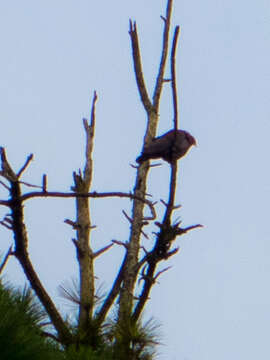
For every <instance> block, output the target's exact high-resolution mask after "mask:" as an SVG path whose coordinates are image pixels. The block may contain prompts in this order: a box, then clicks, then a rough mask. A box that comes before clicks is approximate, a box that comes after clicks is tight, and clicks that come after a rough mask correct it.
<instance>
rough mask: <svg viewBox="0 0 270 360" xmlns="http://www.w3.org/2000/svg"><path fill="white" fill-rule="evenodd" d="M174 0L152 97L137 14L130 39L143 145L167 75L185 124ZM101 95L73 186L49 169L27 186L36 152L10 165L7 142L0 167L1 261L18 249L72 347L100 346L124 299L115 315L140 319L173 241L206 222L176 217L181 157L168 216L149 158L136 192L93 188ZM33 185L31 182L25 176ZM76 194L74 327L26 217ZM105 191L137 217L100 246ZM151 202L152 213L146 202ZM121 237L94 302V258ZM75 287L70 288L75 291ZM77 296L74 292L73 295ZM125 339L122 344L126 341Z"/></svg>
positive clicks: (152, 131) (61, 336) (60, 337)
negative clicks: (8, 235) (31, 204)
mask: <svg viewBox="0 0 270 360" xmlns="http://www.w3.org/2000/svg"><path fill="white" fill-rule="evenodd" d="M172 2H173V1H172V0H168V2H167V9H166V15H165V16H161V19H162V21H163V23H164V30H163V40H162V51H161V58H160V64H159V68H158V71H157V77H156V82H155V86H154V90H153V96H152V98H150V96H149V94H148V92H147V89H146V85H145V81H144V75H143V68H142V61H141V54H140V46H139V39H138V33H137V24H136V22H133V21H131V20H130V24H129V34H130V39H131V48H132V57H133V63H134V72H135V77H136V82H137V86H138V91H139V95H140V98H141V102H142V105H143V107H144V110H145V112H146V114H147V126H146V132H145V135H144V140H143V147H145V146H147V144H149V143H150V142H151V141H152V139H153V138H155V136H156V132H157V125H158V113H159V105H160V99H161V95H162V89H163V86H164V85H165V83H166V86H168V83H169V84H170V85H171V88H172V99H173V102H172V103H173V109H174V118H173V119H172V128H173V129H175V130H177V129H178V128H179V124H178V106H177V90H176V80H175V79H176V76H175V53H176V47H177V40H178V35H179V27H176V28H175V30H174V35H173V41H172V46H171V51H170V65H171V66H170V68H171V71H170V72H171V76H170V79H169V80H168V79H165V68H166V61H167V58H168V54H169V33H170V22H171V14H172ZM96 101H97V95H96V93H94V96H93V101H92V107H91V117H90V121H89V122H88V121H87V120H86V119H84V120H83V125H84V130H85V134H86V149H85V165H84V169H83V171H79V172H74V173H73V179H74V185H73V186H72V188H71V190H72V191H71V192H54V191H49V190H48V189H47V177H46V175H43V178H42V182H41V185H40V186H35V187H36V188H38V189H35V191H30V192H22V189H21V185H22V184H26V183H25V182H23V181H22V175H23V173H24V172H25V171H26V169H27V167H28V165H29V164H30V162H31V160H32V159H33V155H30V156H29V157H28V158H27V159H26V161H25V163H24V165H23V166H22V167H21V169H20V170H19V171H18V172H16V171H14V169H13V168H12V166H11V165H10V163H9V161H8V159H7V155H6V152H5V149H3V148H1V166H2V169H1V172H0V176H1V177H2V180H3V181H1V182H0V183H1V185H2V186H4V187H5V188H6V189H7V190H8V192H9V198H8V199H6V200H0V205H1V206H5V207H6V208H7V209H8V210H9V213H8V214H7V215H6V216H5V218H4V219H3V220H2V221H1V224H2V225H3V226H5V227H6V228H8V229H9V230H11V231H12V233H13V236H14V245H13V246H12V249H9V251H8V252H7V255H6V257H5V259H4V261H3V263H2V265H1V267H0V269H1V270H2V269H3V268H4V265H5V263H6V261H7V260H8V257H9V256H15V257H16V258H17V260H18V261H19V263H20V265H21V267H22V269H23V271H24V273H25V275H26V277H27V279H28V281H29V283H30V285H31V288H32V289H33V291H34V292H35V294H36V295H37V297H38V298H39V300H40V302H41V303H42V305H43V307H44V309H45V310H46V311H47V313H48V316H49V318H50V321H51V324H52V325H53V327H54V329H55V334H51V336H53V337H54V339H57V341H59V342H60V343H61V344H63V345H64V346H66V347H69V346H70V345H72V344H76V346H78V347H79V346H80V344H84V345H85V344H87V345H88V346H90V347H92V348H93V349H95V348H97V346H98V345H97V343H98V342H97V334H98V333H99V331H100V329H101V327H102V326H103V324H104V323H106V321H107V320H108V316H109V312H110V310H111V309H112V307H113V306H115V305H116V300H117V299H118V308H117V309H118V310H117V311H118V316H117V320H116V323H117V324H118V325H119V326H121V324H127V323H130V324H133V325H134V324H136V322H137V321H138V319H139V318H140V316H141V314H142V310H143V309H144V307H145V304H146V303H147V301H148V299H149V295H150V291H151V288H152V286H153V285H154V284H155V282H156V280H157V278H158V277H159V276H160V275H161V274H162V273H163V272H164V271H166V270H168V269H169V267H166V268H164V269H163V270H159V269H158V265H159V264H160V263H161V262H162V261H166V260H168V259H169V258H170V257H171V256H172V255H174V254H176V253H177V250H178V248H177V247H176V248H172V245H173V243H174V240H175V239H176V237H177V236H180V235H183V234H185V233H186V232H188V231H190V230H192V229H194V228H197V227H200V226H201V225H192V226H189V227H187V228H182V227H181V226H180V223H177V224H173V223H172V214H173V212H174V211H175V210H176V209H177V208H178V207H177V206H175V191H176V181H177V167H178V163H177V161H172V162H171V163H170V167H171V175H170V180H169V182H168V185H169V186H168V201H167V202H163V203H164V205H165V212H164V215H163V216H162V215H161V214H159V217H160V218H161V220H158V219H156V212H155V208H154V203H153V202H151V201H150V200H149V198H148V197H147V179H148V174H149V171H150V170H151V166H150V162H149V161H145V162H143V163H141V164H140V165H139V166H137V167H136V172H137V175H136V180H135V185H134V191H133V192H132V193H126V192H120V191H116V192H107V193H100V192H91V191H90V189H91V180H92V174H93V159H92V150H93V144H94V135H95V106H96ZM26 185H28V186H31V185H30V184H26ZM36 197H39V198H44V200H45V198H48V197H54V198H55V197H61V198H74V199H75V203H76V219H75V220H70V219H66V220H65V222H66V223H67V224H69V225H70V226H72V228H73V229H74V231H75V232H76V238H74V239H72V241H73V243H74V246H75V251H76V256H77V260H78V264H79V297H78V298H77V299H75V298H74V297H73V300H74V301H76V302H77V303H78V307H79V317H78V324H77V332H76V334H75V335H74V332H71V330H70V327H69V326H68V325H67V323H66V321H64V319H63V318H62V317H61V315H60V313H59V312H58V310H57V308H56V306H55V304H54V302H53V300H52V299H51V298H50V296H49V295H48V293H47V292H46V289H45V288H44V286H43V284H42V282H41V281H40V278H39V276H38V274H37V273H36V271H35V269H34V267H33V264H32V262H31V259H30V257H29V254H28V241H29V239H28V235H27V228H26V224H25V222H24V206H25V205H26V203H27V202H28V201H30V200H31V199H33V198H36ZM104 197H121V198H128V199H131V200H132V210H131V215H130V216H129V215H127V214H126V213H124V214H125V216H126V217H127V218H128V220H129V221H130V224H131V230H130V235H129V239H128V242H127V243H120V242H119V241H113V242H112V243H110V244H108V245H107V246H106V247H104V248H102V249H100V250H99V251H97V252H93V250H92V246H91V230H92V228H93V226H92V224H91V218H90V212H89V202H90V199H92V198H104ZM145 206H147V208H148V214H147V216H146V215H145V213H146V211H147V210H146V208H145ZM154 220H156V222H155V225H156V226H157V232H156V234H155V235H154V239H153V240H154V242H153V247H152V250H151V251H144V252H142V251H141V249H144V247H143V239H144V237H145V236H146V233H145V228H146V226H148V225H149V224H150V223H151V222H153V221H154ZM114 244H118V245H122V246H124V248H125V255H124V258H123V260H122V263H121V264H120V265H119V271H118V274H117V276H116V278H115V280H114V283H113V285H112V287H111V289H110V291H109V292H108V293H107V294H106V296H105V299H104V300H103V302H102V304H101V306H99V307H98V308H96V307H95V304H96V296H97V295H96V291H95V272H94V261H95V258H96V257H97V256H99V255H101V254H102V253H104V252H105V251H108V250H109V249H110V248H111V247H112V246H113V245H114ZM140 281H142V282H143V285H142V287H141V293H140V294H139V296H137V297H136V296H135V290H136V285H138V283H139V282H140ZM68 295H70V294H68ZM70 297H71V298H72V295H70ZM128 339H129V340H128V341H126V346H127V347H126V351H129V350H128V349H130V341H131V340H130V337H129V338H128ZM120 343H121V341H120V340H119V339H114V340H113V341H112V344H116V345H117V344H118V345H119V344H120ZM120 345H121V344H120Z"/></svg>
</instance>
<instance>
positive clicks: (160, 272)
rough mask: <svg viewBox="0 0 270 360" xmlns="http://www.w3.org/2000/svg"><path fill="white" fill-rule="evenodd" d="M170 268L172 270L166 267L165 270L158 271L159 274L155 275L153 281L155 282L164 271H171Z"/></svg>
mask: <svg viewBox="0 0 270 360" xmlns="http://www.w3.org/2000/svg"><path fill="white" fill-rule="evenodd" d="M171 268H172V266H168V267H166V268H165V269H163V270H161V271H159V272H158V273H157V274H156V275H155V277H154V280H155V281H156V280H157V279H158V277H159V276H160V275H161V274H163V273H164V272H165V271H168V270H169V269H171Z"/></svg>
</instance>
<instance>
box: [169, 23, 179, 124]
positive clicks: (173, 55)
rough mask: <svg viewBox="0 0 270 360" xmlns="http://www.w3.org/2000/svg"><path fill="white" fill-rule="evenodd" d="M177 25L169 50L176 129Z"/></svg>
mask: <svg viewBox="0 0 270 360" xmlns="http://www.w3.org/2000/svg"><path fill="white" fill-rule="evenodd" d="M179 29H180V28H179V26H176V28H175V31H174V35H173V44H172V52H171V76H172V81H171V85H172V98H173V111H174V129H175V130H177V129H178V104H177V87H176V73H175V53H176V46H177V40H178V35H179Z"/></svg>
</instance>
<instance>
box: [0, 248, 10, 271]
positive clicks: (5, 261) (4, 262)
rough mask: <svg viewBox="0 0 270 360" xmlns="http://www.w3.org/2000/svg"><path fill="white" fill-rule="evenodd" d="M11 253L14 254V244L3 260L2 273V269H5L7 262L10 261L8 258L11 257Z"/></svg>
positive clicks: (0, 266) (0, 268)
mask: <svg viewBox="0 0 270 360" xmlns="http://www.w3.org/2000/svg"><path fill="white" fill-rule="evenodd" d="M10 255H12V245H11V246H10V247H9V249H8V251H7V253H6V255H5V257H4V259H3V261H2V264H1V265H0V274H1V273H2V271H3V270H4V267H5V266H6V264H7V262H8V258H9V257H10Z"/></svg>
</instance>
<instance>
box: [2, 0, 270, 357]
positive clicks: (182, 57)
mask: <svg viewBox="0 0 270 360" xmlns="http://www.w3.org/2000/svg"><path fill="white" fill-rule="evenodd" d="M174 2H175V5H174V13H173V25H176V24H179V25H180V26H181V38H180V47H179V49H178V60H177V73H178V89H179V101H180V126H181V128H183V129H186V130H188V131H190V132H191V133H192V134H193V135H194V136H195V137H196V138H197V140H198V144H199V146H198V147H197V148H196V149H192V151H190V153H189V154H188V155H187V157H186V158H185V159H183V160H182V161H181V169H180V173H179V179H178V193H177V201H178V203H180V204H182V209H181V210H180V211H179V213H177V214H176V215H178V216H181V219H182V220H183V224H184V225H190V224H194V223H202V224H204V226H205V227H204V228H203V229H201V230H195V231H193V232H192V233H190V234H189V235H187V236H185V237H182V238H179V239H178V240H177V245H179V246H180V247H181V251H180V253H179V254H178V255H177V256H175V257H174V258H171V259H170V260H169V261H168V263H166V264H164V267H165V266H168V265H173V268H172V269H171V270H170V271H169V272H167V273H165V274H164V275H163V276H162V277H161V278H160V283H159V284H158V285H157V286H156V287H155V288H154V290H153V292H152V295H151V302H150V304H149V305H151V306H148V308H147V310H146V312H145V315H146V316H154V317H156V318H157V319H158V320H159V321H160V322H161V323H162V324H163V328H162V332H163V335H164V336H163V342H164V344H165V346H162V347H161V348H160V349H159V351H160V357H159V359H160V360H216V359H219V360H228V359H231V360H234V359H235V360H236V359H237V360H238V359H245V360H253V359H268V358H269V357H270V350H269V332H270V310H269V303H270V291H269V277H270V261H269V253H270V242H269V237H270V236H269V235H270V234H269V232H270V231H269V225H268V223H269V201H270V196H269V193H270V183H269V177H270V173H269V133H270V105H269V104H270V101H269V100H270V95H269V94H270V66H269V64H270V50H269V49H270V41H269V35H270V6H269V1H268V0H257V1H256V2H255V1H249V0H248V1H243V0H238V1H233V0H227V1H221V0H215V1H214V0H205V1H200V0H197V1H195V0H194V1H190V0H175V1H174ZM165 7H166V0H147V1H145V0H137V1H130V0H125V1H124V0H116V1H105V0H99V1H95V2H92V1H81V0H78V1H71V0H65V1H63V0H58V1H52V0H47V1H33V0H28V1H18V0H17V1H16V0H15V1H5V2H4V1H2V2H1V4H0V19H1V21H0V44H1V57H0V79H1V81H0V98H1V106H0V119H1V137H0V140H1V141H0V144H1V145H2V146H5V147H6V149H7V153H8V157H9V159H10V161H11V162H12V164H14V166H15V167H16V168H18V167H19V166H20V165H21V164H22V163H23V162H24V160H25V157H26V156H27V155H28V154H29V153H32V152H33V153H34V154H35V161H34V163H33V164H32V165H31V167H30V168H29V170H28V172H27V174H26V175H25V178H24V180H25V181H28V182H31V183H35V184H37V183H40V181H41V177H42V174H43V173H47V174H48V185H49V188H50V189H51V190H68V189H69V188H70V186H71V185H72V171H73V170H75V169H78V168H79V167H80V166H81V165H82V160H83V154H84V133H83V129H82V122H81V119H82V117H88V116H89V103H90V100H91V97H92V93H93V90H94V89H96V90H97V92H98V95H99V100H98V103H97V129H96V143H95V153H94V155H95V173H94V183H93V190H97V191H109V190H122V191H130V190H132V188H133V184H134V176H135V172H134V169H132V168H131V167H130V165H129V164H130V163H134V159H135V158H136V156H137V155H138V153H139V152H140V149H141V145H142V135H143V133H144V130H145V120H146V118H145V114H144V112H143V110H142V106H141V103H140V100H139V96H138V94H137V88H136V84H135V81H134V74H133V68H132V62H131V55H130V42H129V36H128V20H129V18H132V19H136V20H137V24H138V29H139V35H140V39H141V47H142V58H143V65H144V70H145V74H146V80H147V83H148V88H149V90H150V91H151V90H152V85H153V81H154V78H155V75H156V71H157V64H158V62H159V53H160V44H161V33H162V26H163V23H162V21H161V19H160V17H159V16H160V14H163V15H164V11H165ZM171 115H172V111H171V99H170V92H169V87H168V89H167V90H165V91H164V98H163V102H162V107H161V112H160V125H159V133H163V132H164V131H166V130H167V129H169V128H170V127H171V117H172V116H171ZM168 171H169V169H168V166H167V165H166V164H164V165H162V167H159V168H155V169H153V170H152V172H151V176H150V187H149V192H151V193H152V195H153V197H154V199H157V200H159V199H160V198H163V199H166V197H167V177H168ZM4 194H5V192H4V191H3V190H1V191H0V195H1V197H2V198H3V197H4ZM129 207H130V202H128V201H124V200H121V201H118V200H96V201H94V202H93V205H92V209H93V214H92V218H93V223H94V224H96V225H97V226H98V228H97V229H96V230H95V232H94V235H93V236H94V239H93V242H94V245H93V246H94V248H96V249H98V248H100V247H102V246H103V245H106V244H108V243H109V242H110V241H111V239H118V240H122V241H125V240H126V239H127V234H128V229H129V224H128V223H127V222H126V221H125V219H123V215H122V213H121V210H122V209H123V208H124V209H125V210H126V211H128V210H129ZM158 208H159V209H160V211H161V210H162V207H158ZM4 210H5V209H0V215H1V216H4V214H5V211H4ZM65 218H71V219H74V206H73V201H72V200H43V201H39V200H33V201H32V202H31V204H30V203H29V204H28V205H27V206H26V223H27V225H28V230H29V238H30V254H31V256H32V258H33V262H34V264H35V266H36V268H37V271H38V272H39V273H40V276H41V279H42V281H43V282H44V283H45V285H46V286H47V287H48V289H49V291H50V294H51V295H52V296H53V297H54V299H55V301H56V302H57V304H58V306H59V307H61V309H63V311H64V310H65V309H67V308H63V300H61V299H60V298H59V296H58V293H57V286H58V285H59V284H60V283H62V281H64V280H66V279H69V278H71V277H72V276H76V272H77V264H76V261H75V256H74V248H73V245H72V242H71V238H72V237H73V236H74V234H73V233H72V230H71V229H70V228H69V227H68V226H67V225H65V224H64V223H63V220H64V219H65ZM149 233H151V231H149ZM0 237H1V251H2V252H4V251H5V250H6V249H7V248H8V246H9V245H10V243H11V241H12V237H11V233H8V231H7V230H6V229H4V228H0ZM148 241H149V242H150V243H151V240H148ZM122 256H123V249H119V248H115V249H113V250H112V251H111V252H109V253H107V254H106V255H104V256H103V257H100V258H99V259H98V260H97V262H96V267H97V274H98V276H99V277H100V279H101V280H102V279H104V277H105V283H104V287H105V288H109V287H110V282H111V280H112V279H113V275H112V274H114V272H115V271H116V269H117V265H118V262H119V261H120V259H121V257H122ZM161 269H162V267H161ZM6 276H7V278H9V279H10V280H11V281H14V282H16V283H18V284H23V283H24V281H25V279H24V276H23V274H22V271H21V270H20V268H19V267H18V265H17V263H16V261H15V259H11V260H10V262H9V264H8V266H7V271H6ZM67 310H68V309H67Z"/></svg>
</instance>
